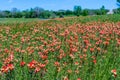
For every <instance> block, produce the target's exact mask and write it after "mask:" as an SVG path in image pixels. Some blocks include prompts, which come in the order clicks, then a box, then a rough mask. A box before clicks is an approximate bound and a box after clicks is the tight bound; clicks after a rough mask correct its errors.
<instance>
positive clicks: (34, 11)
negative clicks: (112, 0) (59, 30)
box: [0, 6, 120, 19]
mask: <svg viewBox="0 0 120 80" xmlns="http://www.w3.org/2000/svg"><path fill="white" fill-rule="evenodd" d="M118 11H120V10H118V9H117V10H114V12H115V13H116V12H118ZM107 12H109V10H108V9H105V7H104V6H102V7H101V8H100V9H82V8H81V6H74V9H73V10H58V11H50V10H45V9H43V8H40V7H35V8H31V9H26V10H22V11H20V10H19V9H17V8H13V9H11V10H2V11H0V18H43V19H48V18H56V17H60V18H63V17H64V16H80V15H82V16H87V15H105V14H107Z"/></svg>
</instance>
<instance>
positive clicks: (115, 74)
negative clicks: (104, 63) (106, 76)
mask: <svg viewBox="0 0 120 80" xmlns="http://www.w3.org/2000/svg"><path fill="white" fill-rule="evenodd" d="M111 73H112V74H113V76H114V77H117V70H116V69H113V70H111Z"/></svg>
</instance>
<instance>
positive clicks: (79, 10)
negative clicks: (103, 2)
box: [74, 6, 82, 16]
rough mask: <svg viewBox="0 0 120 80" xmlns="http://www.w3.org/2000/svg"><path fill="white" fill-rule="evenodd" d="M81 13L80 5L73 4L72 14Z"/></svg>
mask: <svg viewBox="0 0 120 80" xmlns="http://www.w3.org/2000/svg"><path fill="white" fill-rule="evenodd" d="M81 13H82V8H81V6H74V14H75V15H76V16H80V15H81Z"/></svg>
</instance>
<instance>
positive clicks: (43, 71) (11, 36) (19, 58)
mask: <svg viewBox="0 0 120 80" xmlns="http://www.w3.org/2000/svg"><path fill="white" fill-rule="evenodd" d="M0 80H120V15H103V16H86V17H82V16H80V17H67V18H60V19H59V18H57V19H51V20H40V19H37V18H35V19H25V18H21V19H19V18H4V19H3V18H1V19H0Z"/></svg>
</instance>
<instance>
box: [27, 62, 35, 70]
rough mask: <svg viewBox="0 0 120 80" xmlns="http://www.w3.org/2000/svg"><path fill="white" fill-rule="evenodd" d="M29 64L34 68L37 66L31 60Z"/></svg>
mask: <svg viewBox="0 0 120 80" xmlns="http://www.w3.org/2000/svg"><path fill="white" fill-rule="evenodd" d="M27 66H28V67H29V68H30V69H32V68H35V64H34V63H33V62H30V63H29V64H27Z"/></svg>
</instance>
